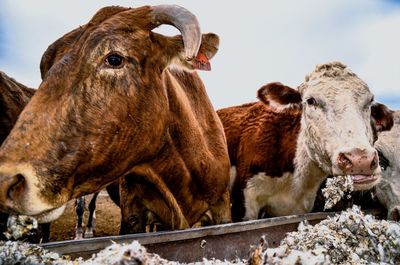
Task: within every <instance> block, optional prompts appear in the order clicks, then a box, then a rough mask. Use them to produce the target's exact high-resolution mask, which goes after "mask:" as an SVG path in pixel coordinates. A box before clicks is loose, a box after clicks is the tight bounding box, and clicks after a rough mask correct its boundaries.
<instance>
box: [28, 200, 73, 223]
mask: <svg viewBox="0 0 400 265" xmlns="http://www.w3.org/2000/svg"><path fill="white" fill-rule="evenodd" d="M65 206H66V204H64V205H62V206H61V207H59V208H55V209H51V210H47V211H44V212H41V213H40V214H37V215H32V217H33V218H35V219H37V220H38V222H39V223H49V222H51V221H54V220H56V219H58V218H59V217H60V216H61V214H63V212H64V210H65Z"/></svg>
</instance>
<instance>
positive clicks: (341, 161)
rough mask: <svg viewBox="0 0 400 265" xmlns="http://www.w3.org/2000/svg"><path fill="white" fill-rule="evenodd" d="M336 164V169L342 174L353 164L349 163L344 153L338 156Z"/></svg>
mask: <svg viewBox="0 0 400 265" xmlns="http://www.w3.org/2000/svg"><path fill="white" fill-rule="evenodd" d="M337 164H338V167H339V168H340V169H341V170H342V171H344V172H348V171H349V170H350V169H352V167H353V163H352V162H351V160H350V158H349V157H348V156H347V155H346V154H344V153H340V154H339V156H338V159H337Z"/></svg>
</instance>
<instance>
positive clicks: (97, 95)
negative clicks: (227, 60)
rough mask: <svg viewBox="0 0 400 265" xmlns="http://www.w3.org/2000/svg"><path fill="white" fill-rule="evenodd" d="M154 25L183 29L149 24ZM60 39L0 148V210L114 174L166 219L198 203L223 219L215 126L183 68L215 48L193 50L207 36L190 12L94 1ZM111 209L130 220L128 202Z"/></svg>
mask: <svg viewBox="0 0 400 265" xmlns="http://www.w3.org/2000/svg"><path fill="white" fill-rule="evenodd" d="M161 24H171V25H173V26H175V27H176V28H178V29H179V30H180V32H181V33H182V35H179V36H175V37H167V36H163V35H160V34H157V33H154V32H152V29H154V28H155V27H157V26H159V25H161ZM65 37H66V38H68V41H69V43H68V44H65V45H63V46H62V47H60V49H61V50H62V52H61V53H59V52H57V48H56V50H52V51H50V53H51V52H54V56H55V57H54V58H53V59H54V62H55V63H54V64H53V65H52V66H51V68H50V69H49V70H48V71H46V70H45V72H47V73H46V75H45V76H44V78H43V82H42V83H41V85H40V87H39V88H38V90H37V92H36V94H35V95H34V96H33V98H32V100H31V101H30V102H29V103H28V105H27V106H26V108H25V109H24V111H23V112H22V113H21V115H20V117H19V119H18V121H17V123H16V125H15V127H14V128H13V130H12V131H11V133H10V135H9V136H8V138H7V139H6V140H5V142H4V144H3V146H2V147H1V150H0V207H1V208H2V209H3V210H5V211H8V212H14V213H19V214H28V215H33V216H37V215H44V214H46V213H48V212H50V211H52V210H53V209H55V208H57V207H60V206H61V205H63V204H65V203H66V202H67V201H68V200H70V199H73V198H77V197H80V196H82V195H85V194H89V193H93V192H96V191H99V190H101V189H102V188H104V187H105V186H106V185H108V184H109V183H111V182H113V181H114V180H117V179H118V178H120V177H122V178H123V179H124V181H125V183H124V185H123V188H126V189H128V190H129V189H130V188H135V180H136V179H140V180H141V181H145V182H146V183H147V187H149V188H148V189H147V190H150V191H151V192H152V195H153V200H154V201H155V202H158V204H157V207H153V206H154V204H152V203H149V204H146V202H143V203H144V205H143V206H144V207H146V208H147V209H148V210H149V211H151V212H153V213H154V214H155V215H157V217H158V218H160V219H161V220H162V222H163V223H166V224H169V225H170V226H171V227H172V228H187V227H189V226H191V225H192V224H194V223H196V222H197V221H198V220H199V219H200V218H201V217H202V216H203V215H204V214H205V213H206V212H207V211H211V213H212V216H213V220H214V222H215V223H221V222H229V221H230V219H231V218H230V202H229V190H228V184H229V168H230V163H229V157H228V152H227V147H226V142H225V137H224V133H223V127H222V124H221V122H220V120H219V119H218V116H217V115H216V113H215V111H214V110H213V107H212V106H211V103H210V101H209V99H208V96H207V94H206V91H205V88H204V86H203V84H202V82H201V80H200V78H199V77H198V75H197V73H196V72H193V71H191V72H189V71H190V70H193V69H197V68H208V66H207V64H206V63H207V58H208V59H209V58H211V57H212V56H213V55H214V54H215V53H216V50H214V51H213V52H206V53H205V54H201V53H198V51H199V49H200V50H201V47H200V45H202V44H203V45H206V46H207V45H208V44H209V43H211V46H215V43H217V42H218V37H217V36H216V35H214V34H205V35H202V34H201V32H200V29H199V25H198V22H197V19H196V18H195V16H194V15H193V14H191V13H190V12H189V11H187V10H186V9H184V8H181V7H178V6H168V5H161V6H154V7H150V6H144V7H140V8H122V7H108V8H103V9H101V10H100V11H98V12H97V14H96V15H95V16H94V17H93V18H92V20H91V21H90V22H89V23H88V24H86V25H83V26H82V27H80V28H78V29H76V30H74V31H72V32H70V33H68V34H67V35H66V36H65ZM50 49H51V47H50ZM206 50H207V49H206ZM196 55H197V56H196ZM50 57H51V55H50ZM44 65H45V64H44ZM171 65H174V66H177V67H174V69H171V68H169V66H171ZM182 68H185V69H188V70H189V71H186V70H182ZM150 187H151V188H150ZM125 194H127V196H129V192H128V191H127V192H126V193H125ZM121 202H124V198H123V197H121ZM121 207H122V216H123V218H127V219H129V215H130V209H129V205H122V203H121Z"/></svg>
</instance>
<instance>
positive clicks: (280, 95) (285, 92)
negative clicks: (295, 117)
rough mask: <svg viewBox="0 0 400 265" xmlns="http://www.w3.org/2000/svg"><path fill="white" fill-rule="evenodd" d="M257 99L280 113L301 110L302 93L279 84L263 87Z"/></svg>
mask: <svg viewBox="0 0 400 265" xmlns="http://www.w3.org/2000/svg"><path fill="white" fill-rule="evenodd" d="M257 97H258V99H260V101H261V102H263V103H264V104H266V105H268V106H270V107H272V108H274V109H276V110H278V111H282V110H285V109H289V108H295V109H300V108H301V95H300V92H299V91H297V90H296V89H294V88H291V87H288V86H285V85H283V84H282V83H279V82H274V83H269V84H266V85H264V86H263V87H261V88H260V89H259V90H258V92H257Z"/></svg>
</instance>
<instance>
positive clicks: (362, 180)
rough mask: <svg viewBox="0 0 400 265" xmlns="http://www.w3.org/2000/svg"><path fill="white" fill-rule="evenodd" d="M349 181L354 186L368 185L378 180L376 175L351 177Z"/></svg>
mask: <svg viewBox="0 0 400 265" xmlns="http://www.w3.org/2000/svg"><path fill="white" fill-rule="evenodd" d="M351 179H352V180H353V183H354V184H355V185H363V184H370V183H372V182H375V181H377V180H378V179H379V176H377V175H351Z"/></svg>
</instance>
